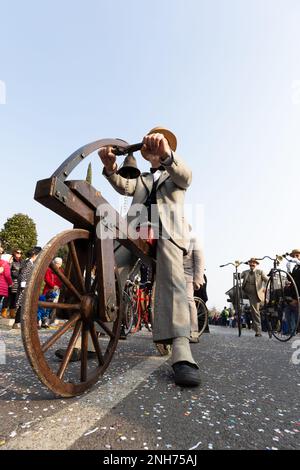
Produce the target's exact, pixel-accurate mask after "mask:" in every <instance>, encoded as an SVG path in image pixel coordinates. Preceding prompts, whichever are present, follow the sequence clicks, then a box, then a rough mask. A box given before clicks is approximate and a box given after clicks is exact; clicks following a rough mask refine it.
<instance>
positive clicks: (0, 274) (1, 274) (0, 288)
mask: <svg viewBox="0 0 300 470" xmlns="http://www.w3.org/2000/svg"><path fill="white" fill-rule="evenodd" d="M12 285H13V280H12V278H11V275H10V265H9V263H8V262H7V261H4V260H2V259H0V301H1V303H2V310H1V315H2V317H3V318H7V305H8V289H9V287H11V286H12Z"/></svg>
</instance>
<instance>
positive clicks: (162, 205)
mask: <svg viewBox="0 0 300 470" xmlns="http://www.w3.org/2000/svg"><path fill="white" fill-rule="evenodd" d="M164 167H165V171H163V172H162V174H161V175H160V178H159V180H158V183H157V188H156V198H157V211H158V217H159V219H160V221H161V224H162V227H163V232H164V234H166V235H167V236H168V238H170V239H171V240H172V242H173V243H175V245H177V246H178V247H179V248H181V249H182V250H183V251H184V252H185V253H187V251H188V248H189V227H188V223H187V221H186V219H185V216H184V198H185V192H186V189H187V188H188V187H189V185H190V184H191V181H192V173H191V170H190V169H189V168H188V167H187V166H186V164H185V163H184V161H183V160H182V159H181V158H180V157H179V156H178V155H176V154H173V161H172V163H171V165H168V166H167V165H165V166H164ZM103 175H104V176H105V177H106V179H107V180H108V181H109V182H110V184H111V185H112V186H113V188H114V189H115V190H116V191H118V193H120V194H122V195H125V194H127V195H128V196H133V200H132V204H131V207H130V209H129V211H128V214H127V222H128V224H131V223H133V222H134V221H136V220H137V207H138V205H143V204H144V203H145V202H146V200H147V197H148V195H149V194H150V192H151V190H152V186H153V175H152V174H151V173H148V172H147V173H142V174H141V175H140V176H139V177H138V178H136V179H131V180H127V179H125V178H123V177H122V176H120V175H117V174H116V173H113V174H112V175H109V176H107V175H106V174H105V171H103Z"/></svg>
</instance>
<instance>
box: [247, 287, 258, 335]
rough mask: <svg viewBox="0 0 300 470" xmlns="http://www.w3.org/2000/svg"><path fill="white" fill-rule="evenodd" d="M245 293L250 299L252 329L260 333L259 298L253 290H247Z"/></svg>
mask: <svg viewBox="0 0 300 470" xmlns="http://www.w3.org/2000/svg"><path fill="white" fill-rule="evenodd" d="M247 295H248V298H249V301H250V308H251V316H252V321H253V328H254V331H255V333H259V334H261V318H260V311H259V306H260V300H259V298H258V297H257V294H256V292H253V293H252V292H250V293H248V292H247Z"/></svg>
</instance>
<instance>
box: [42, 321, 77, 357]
mask: <svg viewBox="0 0 300 470" xmlns="http://www.w3.org/2000/svg"><path fill="white" fill-rule="evenodd" d="M79 319H80V313H76V314H75V315H74V316H73V317H72V318H71V319H70V320H68V321H67V322H66V323H65V324H64V326H62V327H61V328H60V329H59V330H58V331H56V332H55V333H54V335H52V336H51V338H49V339H48V341H46V342H45V343H44V344H43V345H42V352H43V353H45V352H46V351H48V349H49V348H51V346H52V345H53V344H54V343H56V341H57V340H58V339H59V338H60V337H61V336H62V335H64V334H65V333H66V332H67V331H68V330H69V329H70V328H72V326H73V325H74V324H75V323H76V322H77V320H79Z"/></svg>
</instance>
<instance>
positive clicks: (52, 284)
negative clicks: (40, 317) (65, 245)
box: [43, 257, 63, 295]
mask: <svg viewBox="0 0 300 470" xmlns="http://www.w3.org/2000/svg"><path fill="white" fill-rule="evenodd" d="M53 263H54V264H55V265H56V267H57V268H58V269H59V270H61V271H62V272H63V269H62V263H63V260H62V259H61V258H58V257H57V258H54V260H53ZM44 281H45V287H44V290H43V295H46V294H47V292H49V290H55V291H57V290H60V288H61V286H62V282H61V280H60V279H59V277H58V276H57V275H56V274H55V272H54V271H52V269H51V268H48V269H47V271H46V274H45V278H44Z"/></svg>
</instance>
